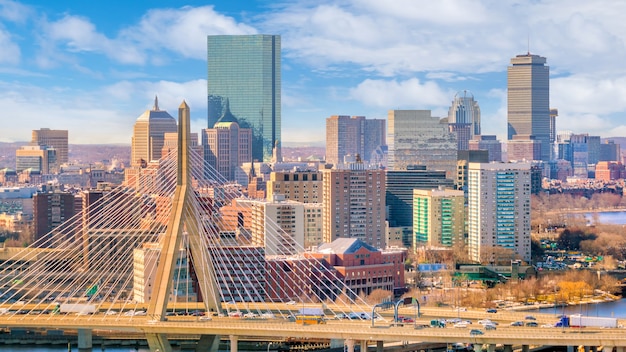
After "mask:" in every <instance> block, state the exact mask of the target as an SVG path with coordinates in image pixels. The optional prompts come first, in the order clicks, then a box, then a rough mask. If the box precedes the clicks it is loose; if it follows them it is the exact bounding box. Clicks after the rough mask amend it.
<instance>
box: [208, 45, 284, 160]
mask: <svg viewBox="0 0 626 352" xmlns="http://www.w3.org/2000/svg"><path fill="white" fill-rule="evenodd" d="M207 65H208V80H207V85H208V128H213V126H214V125H215V123H216V122H217V120H218V119H219V118H220V117H221V116H222V115H223V113H224V110H225V108H226V107H227V106H229V108H230V112H231V113H232V114H233V115H234V116H235V117H236V118H237V120H238V121H239V125H240V127H242V128H250V129H252V158H253V159H254V160H259V161H270V159H271V157H272V149H273V148H274V146H276V147H277V148H280V141H281V136H280V123H281V116H280V94H281V74H280V36H278V35H264V34H258V35H211V36H208V37H207Z"/></svg>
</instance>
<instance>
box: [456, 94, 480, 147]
mask: <svg viewBox="0 0 626 352" xmlns="http://www.w3.org/2000/svg"><path fill="white" fill-rule="evenodd" d="M448 127H449V128H450V132H454V133H456V139H457V145H458V149H459V150H469V141H470V140H471V139H472V138H473V137H474V136H475V135H479V134H480V107H479V106H478V102H477V101H475V100H474V95H473V94H472V93H471V92H470V91H467V90H464V91H462V92H458V93H456V95H455V96H454V100H453V101H452V106H450V110H449V111H448Z"/></svg>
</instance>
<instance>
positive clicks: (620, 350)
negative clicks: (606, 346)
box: [615, 346, 624, 352]
mask: <svg viewBox="0 0 626 352" xmlns="http://www.w3.org/2000/svg"><path fill="white" fill-rule="evenodd" d="M615 352H624V346H615Z"/></svg>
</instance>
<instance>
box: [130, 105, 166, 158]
mask: <svg viewBox="0 0 626 352" xmlns="http://www.w3.org/2000/svg"><path fill="white" fill-rule="evenodd" d="M168 132H178V127H177V125H176V120H175V119H174V118H173V117H172V116H171V115H170V114H168V113H167V111H165V110H161V109H159V100H158V98H156V97H155V98H154V106H153V107H152V109H151V110H146V111H145V112H144V113H143V114H141V116H139V117H138V118H137V122H135V126H134V127H133V137H132V145H131V151H130V152H131V159H130V165H131V166H145V165H146V164H147V163H149V162H151V161H156V160H159V159H161V152H162V150H163V144H164V140H165V133H168Z"/></svg>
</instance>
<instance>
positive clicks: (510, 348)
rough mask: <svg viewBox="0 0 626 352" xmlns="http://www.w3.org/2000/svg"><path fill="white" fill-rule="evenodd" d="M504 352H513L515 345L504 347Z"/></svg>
mask: <svg viewBox="0 0 626 352" xmlns="http://www.w3.org/2000/svg"><path fill="white" fill-rule="evenodd" d="M503 352H513V345H504V350H503Z"/></svg>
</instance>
